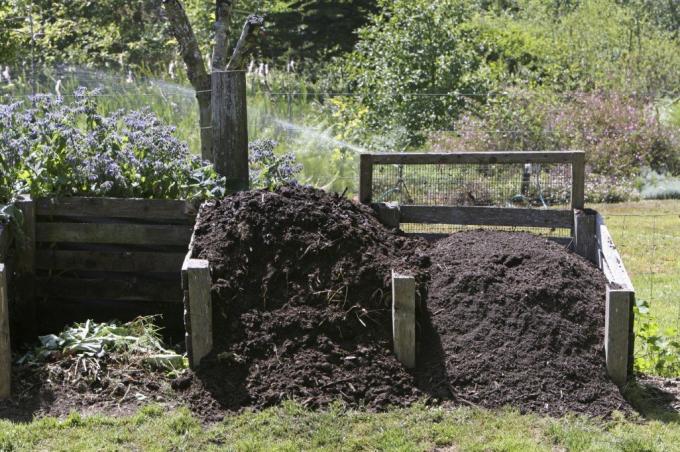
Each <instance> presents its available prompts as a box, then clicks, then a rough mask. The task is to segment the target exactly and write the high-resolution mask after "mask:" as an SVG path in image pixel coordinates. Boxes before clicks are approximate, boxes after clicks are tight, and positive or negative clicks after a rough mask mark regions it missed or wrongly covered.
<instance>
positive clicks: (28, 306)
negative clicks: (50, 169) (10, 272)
mask: <svg viewBox="0 0 680 452" xmlns="http://www.w3.org/2000/svg"><path fill="white" fill-rule="evenodd" d="M17 207H18V208H19V210H20V211H21V214H22V217H23V218H22V224H21V234H20V235H19V236H17V237H15V243H16V244H17V246H16V248H17V257H16V272H17V274H18V279H17V284H16V287H17V289H16V290H17V297H18V301H19V314H18V320H19V322H18V323H19V325H20V326H21V331H22V334H23V335H26V336H27V337H31V336H34V334H35V333H36V331H37V325H36V322H37V320H38V319H37V309H36V304H35V203H34V202H33V200H32V199H31V197H30V196H23V197H22V198H21V199H20V200H18V201H17Z"/></svg>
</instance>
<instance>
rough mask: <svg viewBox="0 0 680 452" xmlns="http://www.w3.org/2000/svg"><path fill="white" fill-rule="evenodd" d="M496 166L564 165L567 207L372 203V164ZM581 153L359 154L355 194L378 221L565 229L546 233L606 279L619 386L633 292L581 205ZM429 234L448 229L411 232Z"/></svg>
mask: <svg viewBox="0 0 680 452" xmlns="http://www.w3.org/2000/svg"><path fill="white" fill-rule="evenodd" d="M385 164H391V165H402V166H405V165H470V164H472V165H497V164H500V165H502V164H515V165H517V164H524V165H531V164H534V165H535V164H569V165H571V196H570V208H569V209H564V208H562V209H545V208H524V207H486V206H455V205H454V206H452V205H395V204H389V203H373V202H372V201H373V191H374V187H373V176H374V174H373V173H374V165H385ZM584 173H585V155H584V153H583V152H581V151H560V152H455V153H445V154H441V153H425V154H423V153H401V154H400V153H386V154H362V155H361V160H360V171H359V174H360V181H359V199H360V201H361V202H362V203H365V204H370V205H372V206H373V208H374V209H375V210H376V212H377V213H378V216H379V218H380V219H381V221H382V222H383V223H385V224H386V225H388V226H390V227H399V225H400V224H401V223H416V224H425V225H428V224H444V225H456V226H491V227H498V226H509V227H520V228H522V227H528V228H546V229H569V230H570V231H571V234H570V236H569V237H547V238H548V239H549V240H553V241H556V242H558V243H561V244H564V245H565V246H567V247H569V248H570V249H572V250H574V251H575V252H576V253H578V254H580V255H581V256H583V257H585V258H586V259H589V260H590V261H591V262H593V263H594V264H596V265H597V266H598V268H600V269H601V270H602V271H603V273H604V275H605V277H606V278H607V287H606V305H605V333H604V348H605V357H606V365H607V371H608V373H609V376H610V378H611V379H612V380H613V381H614V382H615V383H616V384H617V385H619V386H622V385H624V384H625V383H626V381H627V380H628V378H629V377H630V376H632V371H633V346H634V343H633V341H634V337H635V336H634V332H633V320H634V319H633V305H634V302H635V301H634V300H635V291H634V289H633V285H632V283H631V281H630V278H629V276H628V274H627V273H626V270H625V267H624V265H623V260H622V259H621V256H620V255H619V253H618V251H617V249H616V245H614V241H613V240H612V238H611V235H610V234H609V231H608V229H607V227H606V226H605V224H604V220H603V218H602V216H601V215H599V214H598V213H597V212H594V211H592V210H584V185H585V184H584ZM415 235H420V236H423V237H425V238H428V239H437V238H440V237H442V236H445V235H447V234H441V233H416V234H415Z"/></svg>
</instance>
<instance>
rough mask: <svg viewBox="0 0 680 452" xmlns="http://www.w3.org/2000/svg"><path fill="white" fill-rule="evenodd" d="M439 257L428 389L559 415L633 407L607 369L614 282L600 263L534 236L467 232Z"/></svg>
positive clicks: (428, 339)
mask: <svg viewBox="0 0 680 452" xmlns="http://www.w3.org/2000/svg"><path fill="white" fill-rule="evenodd" d="M430 256H431V259H432V268H431V271H430V275H431V281H430V284H429V291H428V298H427V307H426V312H425V315H424V316H423V318H422V321H423V335H422V342H421V346H420V353H419V355H418V356H419V358H420V359H419V363H418V368H419V374H420V377H421V381H420V385H421V387H427V386H430V387H431V388H432V389H435V388H438V390H439V395H440V396H441V397H442V398H445V399H446V398H451V399H452V400H453V401H454V402H458V403H462V404H474V405H480V406H484V407H489V408H494V407H500V406H503V405H509V406H512V407H516V408H518V409H520V411H523V412H524V411H536V412H544V413H548V414H551V415H556V416H559V415H563V414H565V413H567V412H577V413H587V414H591V415H601V416H608V415H609V414H610V413H611V412H612V411H613V410H619V411H624V412H625V411H627V410H628V409H629V408H628V404H627V403H626V402H625V400H624V399H623V397H622V396H621V394H620V393H619V390H618V388H617V387H616V385H614V384H613V383H612V382H611V380H610V379H609V378H608V376H607V373H606V369H605V364H604V363H605V361H604V347H603V334H604V301H605V300H604V296H605V279H604V276H603V275H602V272H601V271H599V270H598V269H597V268H596V267H595V266H593V265H592V264H590V263H589V262H587V261H586V260H585V259H583V258H581V257H580V256H578V255H576V254H575V253H572V252H569V251H567V250H565V248H564V247H563V246H560V245H558V244H556V243H554V242H551V241H548V240H546V239H544V238H540V237H538V236H535V235H532V234H528V233H510V232H494V231H474V232H461V233H457V234H453V235H451V236H449V237H447V238H446V239H443V240H440V241H438V242H436V243H435V244H434V245H433V247H432V249H431V252H430ZM428 373H430V375H428ZM437 380H439V384H438V385H435V384H434V382H435V381H437Z"/></svg>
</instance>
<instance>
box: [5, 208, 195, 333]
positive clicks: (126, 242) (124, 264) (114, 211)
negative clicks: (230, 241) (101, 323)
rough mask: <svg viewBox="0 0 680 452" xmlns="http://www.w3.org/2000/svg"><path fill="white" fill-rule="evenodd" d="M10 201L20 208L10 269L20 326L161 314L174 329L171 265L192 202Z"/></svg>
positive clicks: (175, 278) (187, 230)
mask: <svg viewBox="0 0 680 452" xmlns="http://www.w3.org/2000/svg"><path fill="white" fill-rule="evenodd" d="M17 206H18V207H19V209H20V210H21V211H22V213H23V224H22V231H21V234H20V235H21V239H20V240H17V242H18V243H17V247H16V248H17V249H16V266H15V267H16V268H15V273H14V276H15V277H16V286H17V287H16V289H17V290H16V292H17V301H16V304H17V305H18V306H19V308H20V312H21V314H20V315H19V316H18V317H21V318H20V319H17V320H18V321H19V323H20V325H22V326H23V325H25V328H23V327H22V328H20V329H21V331H20V332H21V333H23V334H25V335H26V336H30V335H33V334H35V333H36V325H37V328H38V329H39V330H42V331H47V330H50V331H52V330H54V329H55V328H60V327H62V326H63V325H64V324H65V323H70V322H73V321H80V320H85V319H87V318H93V319H96V320H107V319H111V318H118V319H121V320H127V319H130V318H134V317H135V316H137V315H145V314H163V315H164V316H165V319H164V320H165V323H166V326H169V327H171V328H172V327H175V328H176V329H182V322H181V311H182V292H181V287H180V278H179V269H180V267H181V264H182V259H183V258H184V254H185V252H186V248H187V246H188V244H189V238H190V235H191V230H192V228H193V222H194V218H195V214H196V208H195V206H194V205H193V204H191V203H188V202H185V201H177V200H153V199H132V198H84V197H72V198H46V199H37V200H32V199H30V198H29V197H24V198H23V199H21V200H20V201H19V202H18V203H17ZM13 323H14V322H13Z"/></svg>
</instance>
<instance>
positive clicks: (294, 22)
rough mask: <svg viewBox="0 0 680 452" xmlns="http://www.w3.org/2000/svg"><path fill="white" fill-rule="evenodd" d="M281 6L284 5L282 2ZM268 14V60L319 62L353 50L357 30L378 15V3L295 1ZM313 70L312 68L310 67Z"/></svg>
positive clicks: (363, 0) (362, 0)
mask: <svg viewBox="0 0 680 452" xmlns="http://www.w3.org/2000/svg"><path fill="white" fill-rule="evenodd" d="M279 3H280V2H279ZM286 3H287V4H286V5H285V7H284V8H279V11H274V12H272V13H269V14H267V22H268V24H267V30H268V39H267V41H266V44H265V49H264V51H263V53H264V55H266V56H267V57H274V58H277V57H287V58H294V59H296V60H298V61H299V60H302V61H303V62H307V63H309V64H307V65H306V66H305V69H306V70H307V72H310V71H311V70H312V69H313V64H314V63H315V62H317V63H318V62H320V61H322V60H324V59H328V58H330V57H333V56H338V55H340V54H342V53H345V52H348V51H350V50H352V48H353V47H354V44H355V43H356V41H357V35H356V32H355V31H356V30H357V29H358V28H360V27H362V26H364V25H365V24H366V23H367V22H368V19H369V15H370V14H372V13H374V12H376V10H377V3H378V2H377V0H293V1H289V2H286ZM310 66H312V67H310Z"/></svg>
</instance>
